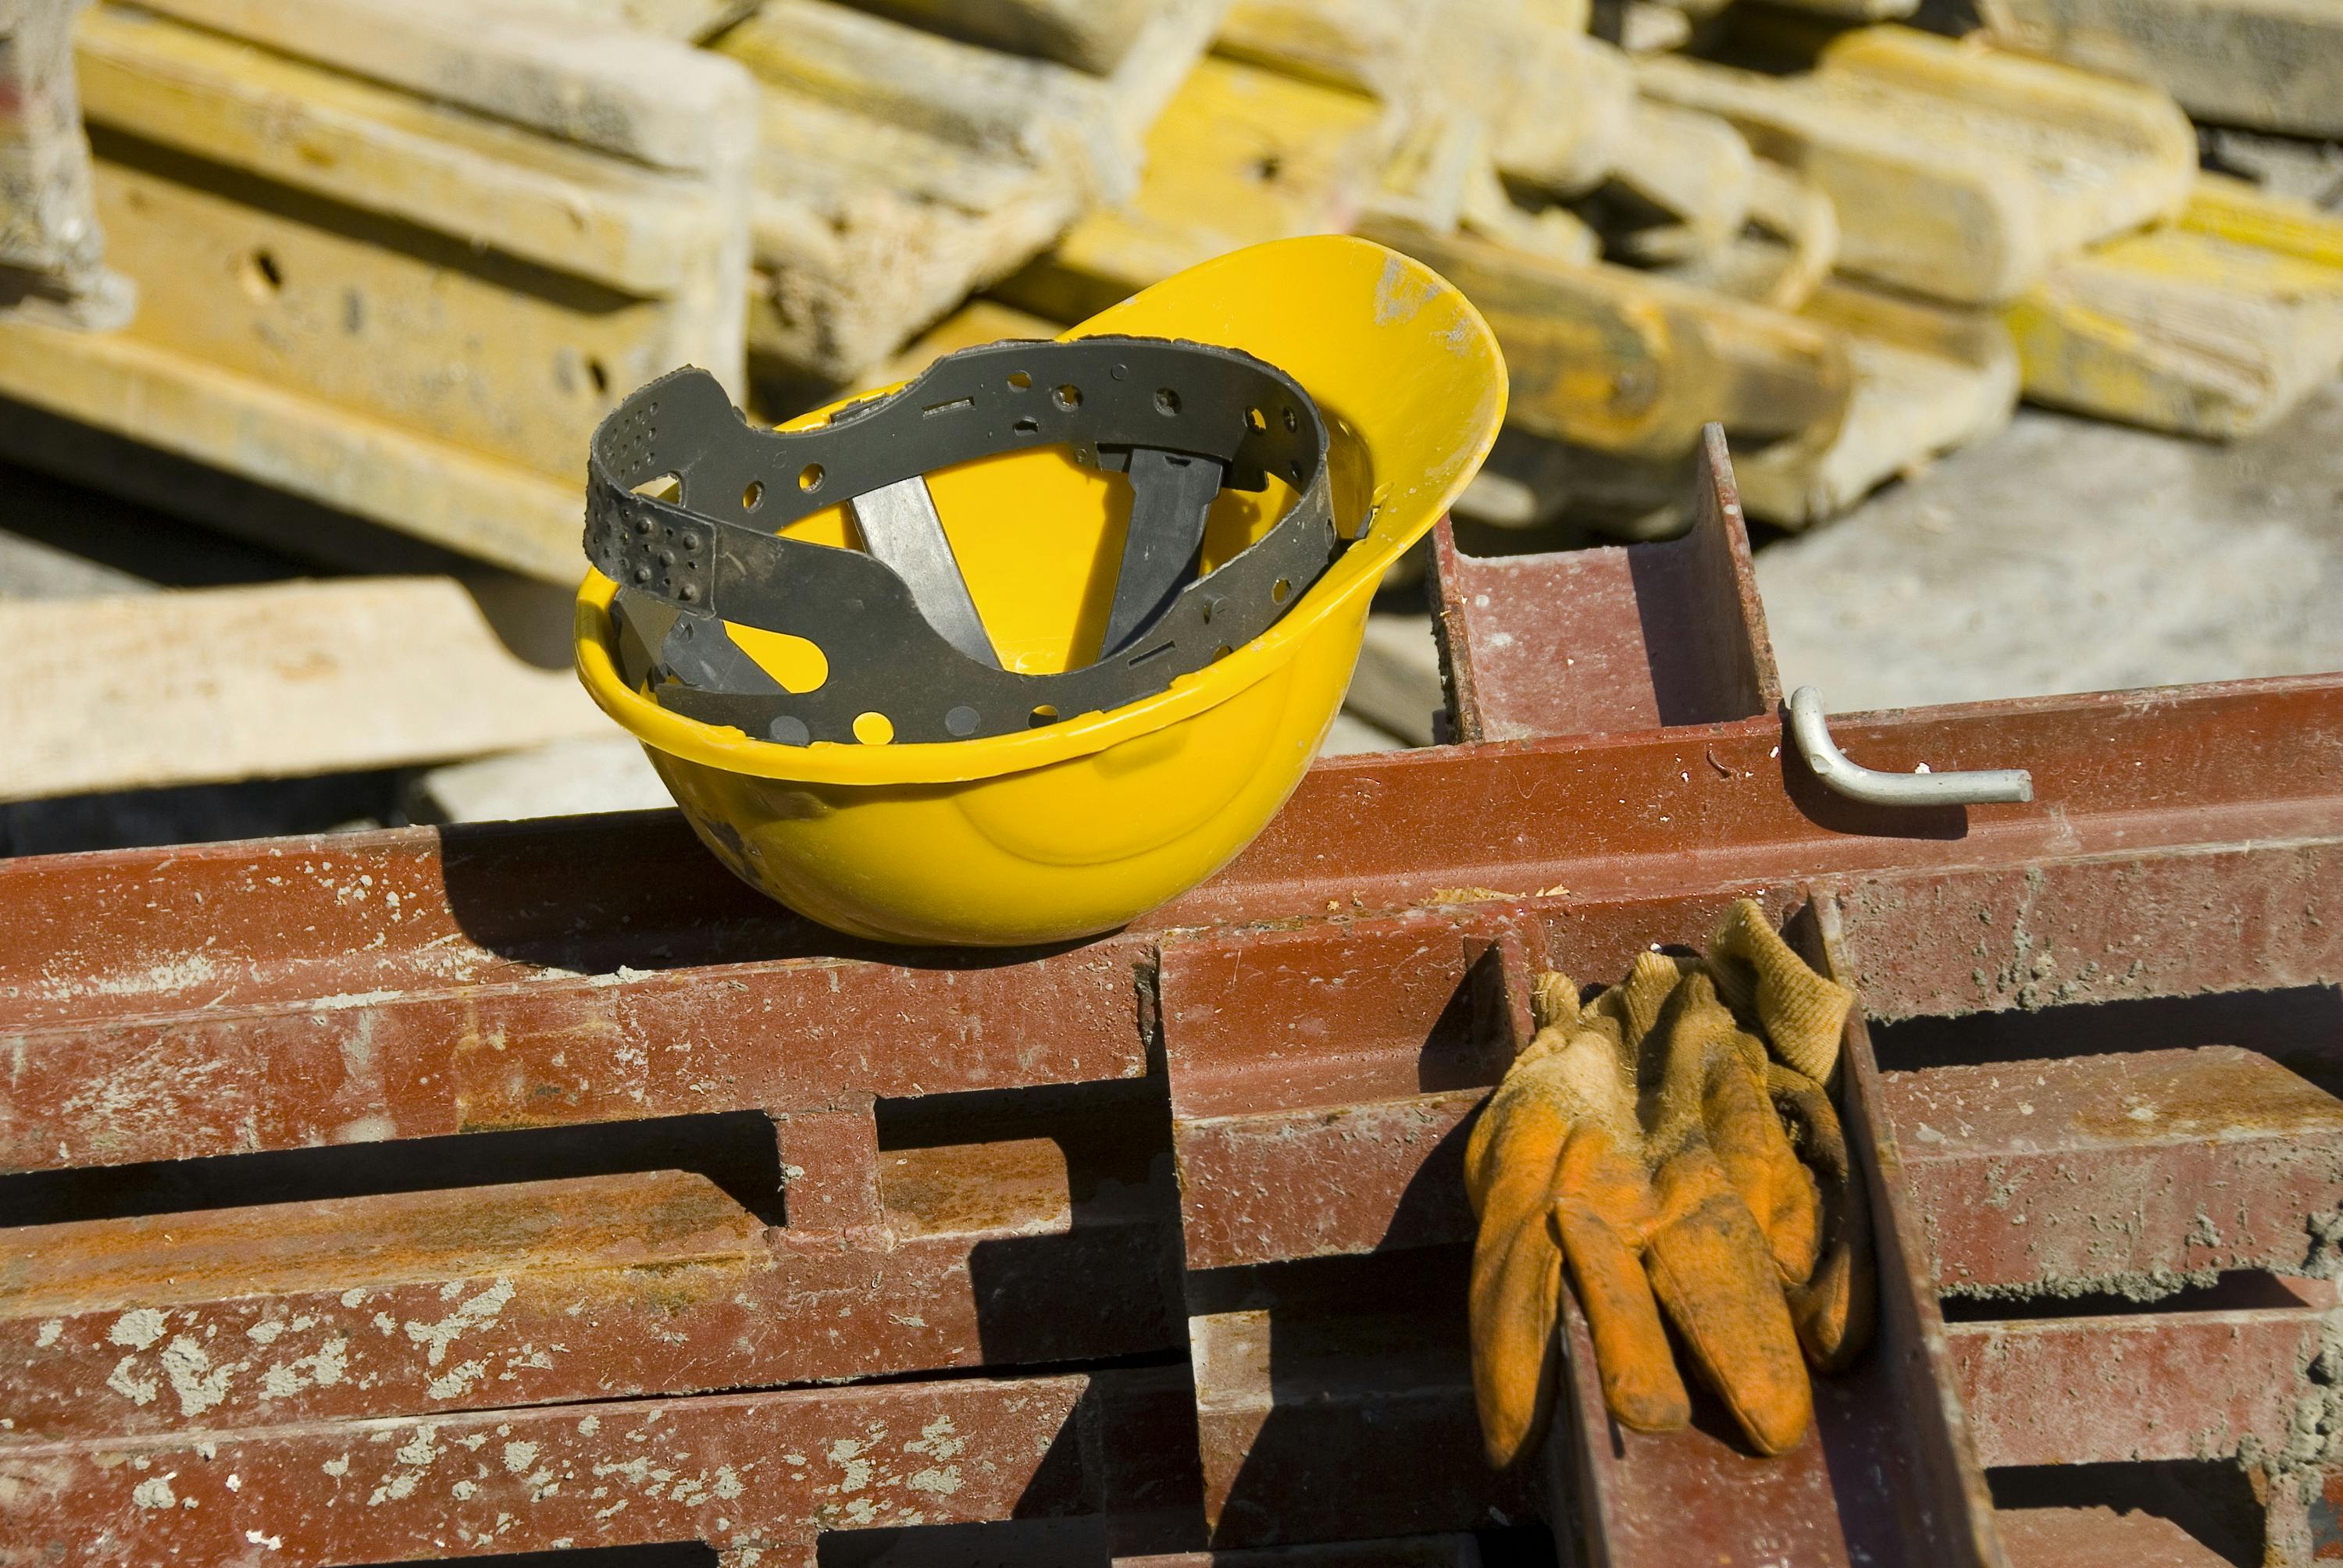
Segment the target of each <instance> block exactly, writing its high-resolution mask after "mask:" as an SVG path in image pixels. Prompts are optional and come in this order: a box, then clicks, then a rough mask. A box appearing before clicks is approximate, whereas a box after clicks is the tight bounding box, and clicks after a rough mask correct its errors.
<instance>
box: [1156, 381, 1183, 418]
mask: <svg viewBox="0 0 2343 1568" xmlns="http://www.w3.org/2000/svg"><path fill="white" fill-rule="evenodd" d="M1155 411H1156V412H1157V413H1158V414H1177V413H1178V412H1179V411H1180V394H1178V393H1177V392H1174V391H1172V388H1170V387H1157V388H1156V389H1155Z"/></svg>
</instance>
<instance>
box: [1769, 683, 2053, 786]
mask: <svg viewBox="0 0 2343 1568" xmlns="http://www.w3.org/2000/svg"><path fill="white" fill-rule="evenodd" d="M1790 736H1791V738H1792V739H1795V741H1796V742H1797V745H1798V755H1800V756H1801V757H1804V758H1805V759H1806V766H1807V767H1808V768H1809V769H1813V770H1814V775H1815V778H1817V779H1821V780H1822V781H1823V786H1824V788H1825V789H1829V790H1831V791H1832V792H1833V793H1835V794H1839V795H1844V796H1845V797H1846V798H1847V799H1850V800H1861V801H1864V802H1865V803H1866V804H1868V805H1873V806H1986V805H1991V804H1995V803H1996V802H2015V801H2026V800H2031V799H2034V775H2033V774H2031V773H2029V772H2027V771H2026V769H2023V768H1985V769H1968V770H1966V771H1963V772H1954V773H1882V772H1880V771H1879V770H1878V769H1875V768H1865V766H1863V764H1861V763H1860V762H1857V761H1855V759H1853V758H1850V757H1849V756H1847V754H1846V753H1845V752H1844V751H1841V750H1840V749H1838V743H1837V742H1836V741H1835V740H1833V739H1831V732H1830V720H1829V719H1828V718H1826V717H1825V715H1824V713H1823V694H1822V693H1821V692H1819V691H1816V690H1815V689H1814V688H1813V687H1811V686H1802V687H1800V688H1798V689H1797V690H1795V691H1794V692H1792V693H1790Z"/></svg>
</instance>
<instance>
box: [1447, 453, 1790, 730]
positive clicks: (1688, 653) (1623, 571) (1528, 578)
mask: <svg viewBox="0 0 2343 1568" xmlns="http://www.w3.org/2000/svg"><path fill="white" fill-rule="evenodd" d="M1703 437H1704V438H1703V440H1702V443H1701V450H1700V455H1699V471H1698V475H1697V477H1695V478H1694V484H1693V496H1694V506H1693V521H1692V527H1691V528H1690V529H1689V530H1688V531H1687V532H1686V533H1685V534H1684V537H1683V538H1677V539H1671V540H1668V541H1666V542H1664V543H1659V544H1644V545H1624V546H1618V545H1614V546H1608V547H1602V548H1594V549H1584V550H1569V551H1565V552H1564V553H1562V554H1559V555H1522V556H1502V557H1498V558H1494V559H1491V560H1479V559H1475V558H1473V557H1471V556H1467V555H1465V554H1464V553H1463V552H1462V551H1461V550H1459V549H1458V548H1456V538H1455V535H1454V534H1453V532H1452V531H1451V530H1450V528H1449V526H1448V524H1447V523H1446V521H1444V520H1443V522H1442V523H1441V524H1440V525H1439V527H1438V528H1436V529H1435V530H1434V532H1433V566H1434V571H1433V579H1432V580H1433V591H1434V593H1435V594H1436V596H1437V598H1438V603H1437V606H1436V608H1435V610H1434V614H1433V634H1434V636H1435V637H1436V638H1438V639H1439V642H1440V648H1441V657H1442V665H1443V668H1444V669H1445V670H1446V671H1447V674H1448V680H1449V687H1450V709H1451V720H1452V722H1453V726H1454V730H1455V735H1456V738H1457V739H1459V740H1463V741H1466V742H1473V741H1483V740H1525V739H1533V738H1535V737H1539V736H1554V735H1608V734H1615V733H1618V732H1620V731H1624V730H1652V729H1660V728H1661V727H1663V726H1684V725H1701V724H1718V723H1724V722H1727V721H1730V720H1733V719H1764V718H1765V717H1766V716H1768V715H1770V714H1772V713H1773V711H1774V710H1775V708H1776V707H1777V706H1779V705H1780V703H1781V700H1782V683H1781V679H1780V678H1779V677H1778V676H1777V675H1775V670H1774V649H1773V645H1772V643H1771V642H1770V641H1768V640H1767V638H1766V636H1765V609H1764V608H1763V607H1762V606H1761V605H1760V604H1759V603H1758V599H1757V588H1756V583H1755V578H1754V576H1753V574H1752V570H1751V567H1750V561H1749V536H1748V530H1747V528H1746V527H1745V524H1744V523H1743V520H1742V516H1741V496H1740V492H1739V490H1738V489H1737V488H1736V487H1735V484H1734V481H1733V467H1732V464H1731V462H1730V460H1729V459H1728V458H1727V457H1726V456H1725V433H1724V432H1723V431H1722V430H1720V429H1718V428H1716V427H1715V426H1711V427H1709V428H1708V429H1707V430H1705V431H1704V432H1703ZM1563 606H1566V607H1568V608H1567V610H1566V611H1565V612H1561V613H1557V607H1563Z"/></svg>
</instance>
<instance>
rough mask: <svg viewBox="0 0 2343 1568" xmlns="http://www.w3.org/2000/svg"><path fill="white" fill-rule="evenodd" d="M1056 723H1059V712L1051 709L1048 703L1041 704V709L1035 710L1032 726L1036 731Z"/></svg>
mask: <svg viewBox="0 0 2343 1568" xmlns="http://www.w3.org/2000/svg"><path fill="white" fill-rule="evenodd" d="M1056 722H1058V710H1057V709H1054V708H1052V707H1051V706H1050V705H1049V704H1048V703H1046V702H1045V703H1043V704H1041V707H1039V708H1037V709H1034V710H1033V719H1032V724H1033V728H1034V729H1040V728H1041V726H1042V725H1044V724H1055V723H1056Z"/></svg>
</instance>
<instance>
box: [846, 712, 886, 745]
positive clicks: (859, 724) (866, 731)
mask: <svg viewBox="0 0 2343 1568" xmlns="http://www.w3.org/2000/svg"><path fill="white" fill-rule="evenodd" d="M854 739H857V740H860V742H862V744H863V745H865V746H884V745H886V744H887V742H889V741H890V740H892V739H895V724H894V721H893V720H892V719H889V718H888V717H887V716H886V715H885V714H883V713H858V714H856V715H855V716H854Z"/></svg>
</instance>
